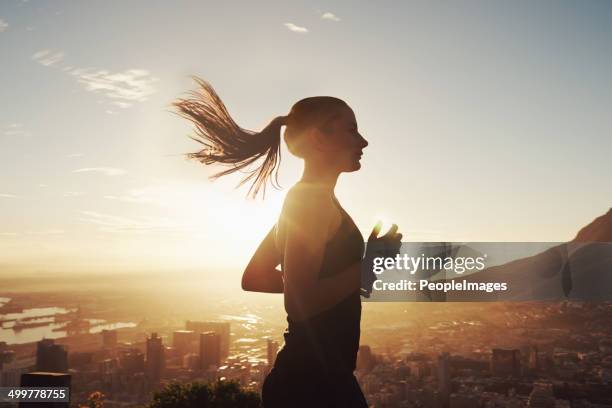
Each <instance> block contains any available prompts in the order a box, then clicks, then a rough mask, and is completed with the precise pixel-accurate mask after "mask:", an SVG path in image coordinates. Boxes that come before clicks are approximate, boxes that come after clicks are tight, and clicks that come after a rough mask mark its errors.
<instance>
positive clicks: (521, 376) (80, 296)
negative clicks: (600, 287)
mask: <svg viewBox="0 0 612 408" xmlns="http://www.w3.org/2000/svg"><path fill="white" fill-rule="evenodd" d="M122 296H125V298H123V297H122ZM130 296H131V298H132V301H129V300H128V297H130ZM0 297H1V299H2V303H1V305H2V306H1V308H0V323H1V324H2V331H0V335H2V337H0V339H1V340H0V386H2V387H11V386H19V385H24V384H25V383H27V384H40V383H41V382H44V383H52V384H57V385H58V386H62V385H63V386H69V387H70V390H71V397H70V406H82V405H85V404H87V400H88V398H89V396H90V395H91V394H92V393H95V392H101V393H102V394H103V396H104V400H103V402H104V405H103V406H104V407H136V406H144V405H146V404H147V403H149V402H150V401H151V398H152V395H153V393H154V392H155V391H158V390H160V389H162V388H163V387H164V385H166V384H169V383H171V382H178V383H189V382H203V383H207V382H214V381H217V380H234V381H237V382H238V383H239V384H240V386H241V387H242V388H243V389H245V390H251V391H255V392H257V393H260V392H261V386H262V383H263V380H264V379H265V376H266V375H267V373H268V372H269V370H270V367H271V365H273V364H274V359H275V357H276V354H277V352H278V350H279V349H280V348H281V347H282V345H283V340H282V333H283V330H284V328H285V322H284V318H285V314H284V310H283V309H282V304H281V303H279V301H281V300H282V299H281V298H275V299H274V300H273V301H268V302H265V301H263V300H261V301H258V302H250V301H243V302H240V301H238V300H237V299H238V298H232V297H231V296H228V297H227V299H225V301H224V300H223V299H210V306H209V307H208V308H207V309H208V310H209V311H208V312H206V313H205V312H201V315H202V318H201V319H196V318H194V312H193V311H191V312H190V311H189V310H188V309H189V308H190V307H194V305H195V304H197V303H198V302H197V301H196V300H194V298H191V297H190V296H189V295H187V294H185V295H184V297H183V300H184V302H181V303H180V304H175V307H174V308H170V307H168V304H169V303H172V302H174V299H171V298H172V296H171V295H170V294H169V293H168V299H166V302H161V303H159V299H160V298H159V297H157V296H151V298H150V302H147V301H146V299H147V297H146V296H144V295H142V294H139V293H137V292H134V293H131V294H130V293H128V292H125V293H124V294H116V293H115V294H113V293H112V292H110V291H109V292H105V291H100V292H98V293H95V292H67V293H65V294H64V295H60V293H59V292H55V291H54V292H53V293H47V292H44V291H43V292H34V293H28V292H19V293H10V294H9V293H2V294H0ZM262 299H263V298H262ZM155 300H157V302H158V303H156V301H155ZM199 303H200V304H202V303H206V302H203V301H201V300H200V302H199ZM52 304H53V305H54V307H52ZM44 311H46V312H47V314H45V315H41V313H43V312H44ZM49 312H51V313H49ZM20 313H21V314H20ZM23 313H26V315H27V313H30V314H32V313H34V315H35V316H34V317H19V318H16V316H22V315H23ZM37 313H38V315H37ZM183 315H184V316H185V317H184V318H183ZM58 327H59V328H60V329H61V330H56V331H53V328H55V329H57V328H58ZM41 329H47V332H44V334H43V335H42V337H41V338H38V339H33V338H30V337H28V336H30V334H28V332H30V331H33V333H42V332H41V331H40V330H41ZM29 340H31V341H29ZM36 373H38V374H36ZM36 376H39V378H38V379H36V378H34V377H36ZM355 376H356V378H357V379H358V381H359V383H360V385H361V388H362V390H363V392H364V394H365V396H366V398H367V400H368V403H369V406H370V407H375V408H385V407H404V408H413V407H414V408H416V407H432V408H433V407H440V408H444V407H452V408H463V407H466V408H467V407H572V408H573V407H612V304H610V303H582V302H554V303H553V302H550V303H474V304H461V303H364V305H363V322H362V335H361V345H360V348H359V353H358V358H357V369H356V371H355Z"/></svg>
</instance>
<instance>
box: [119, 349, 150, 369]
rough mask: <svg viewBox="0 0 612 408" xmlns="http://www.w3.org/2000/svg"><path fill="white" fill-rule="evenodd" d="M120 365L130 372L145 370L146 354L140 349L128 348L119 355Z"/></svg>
mask: <svg viewBox="0 0 612 408" xmlns="http://www.w3.org/2000/svg"><path fill="white" fill-rule="evenodd" d="M119 365H120V366H121V368H122V369H123V370H125V372H126V373H128V374H136V373H144V372H145V367H146V366H145V356H144V354H143V353H142V352H141V351H140V350H138V349H130V350H126V351H124V352H123V353H121V355H120V356H119Z"/></svg>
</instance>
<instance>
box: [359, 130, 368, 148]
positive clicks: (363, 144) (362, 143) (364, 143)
mask: <svg viewBox="0 0 612 408" xmlns="http://www.w3.org/2000/svg"><path fill="white" fill-rule="evenodd" d="M368 144H369V143H368V141H367V140H365V138H364V137H363V136H362V135H361V133H359V146H360V147H361V148H362V149H365V148H366V147H367V146H368Z"/></svg>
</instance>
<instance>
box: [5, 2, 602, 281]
mask: <svg viewBox="0 0 612 408" xmlns="http://www.w3.org/2000/svg"><path fill="white" fill-rule="evenodd" d="M611 72H612V3H610V2H607V1H585V2H576V1H571V2H570V1H537V2H536V1H533V2H528V1H518V2H510V1H508V2H501V1H482V2H480V1H452V2H432V1H422V2H353V1H338V2H322V1H301V2H293V1H292V2H284V1H258V2H247V1H245V2H212V1H198V2H196V1H182V2H181V1H177V2H170V1H129V2H123V1H121V2H120V1H110V2H76V1H75V2H68V1H52V2H51V1H49V2H46V1H34V0H30V1H11V0H6V1H2V2H1V3H0V84H1V90H2V91H1V92H0V107H1V108H0V274H3V275H10V274H14V273H22V272H23V271H26V272H48V273H60V272H65V273H68V272H112V273H121V272H147V271H179V270H189V271H200V272H201V271H204V272H205V273H210V274H213V273H216V272H218V271H228V273H230V274H234V273H235V274H238V273H240V272H241V268H242V267H243V266H244V265H245V263H246V262H247V261H248V258H249V256H250V254H251V253H252V251H253V250H254V249H255V248H256V246H257V245H258V243H259V240H260V239H261V238H262V237H263V236H264V235H265V233H266V232H267V230H268V229H269V228H270V227H271V226H272V225H273V224H274V222H275V221H276V217H277V216H278V213H279V210H280V207H281V204H282V200H283V197H284V194H285V192H286V190H287V188H288V187H289V186H291V184H292V183H293V182H295V181H296V180H297V179H298V178H299V175H300V170H301V162H300V161H299V160H298V159H296V158H295V157H292V156H290V155H289V153H288V152H287V150H286V148H285V149H284V150H283V160H282V162H281V170H280V174H281V184H282V185H283V186H284V187H285V189H284V190H282V191H275V190H273V189H269V190H268V194H267V196H266V199H265V201H262V200H260V199H259V200H257V201H250V200H247V199H245V194H246V190H247V189H239V190H234V186H235V184H236V183H237V181H238V178H237V177H230V178H227V179H220V180H218V181H216V182H214V183H211V182H210V181H208V179H207V177H208V175H210V174H211V173H213V172H214V171H215V169H210V168H205V167H203V166H202V165H200V164H198V163H196V162H190V161H187V160H185V159H184V157H183V155H182V154H183V153H186V152H189V151H192V150H194V149H196V148H197V144H195V142H193V141H192V140H190V139H189V138H188V137H187V136H188V135H189V133H190V126H189V124H188V123H187V122H186V121H185V120H182V119H180V118H179V117H178V116H176V115H174V114H173V113H171V108H170V103H171V102H172V100H173V99H175V98H177V97H180V96H182V95H184V94H185V92H186V91H188V90H189V89H192V88H193V82H192V81H191V79H190V78H189V76H190V75H199V76H201V77H202V78H204V79H206V80H208V81H210V82H211V83H212V85H213V86H214V87H215V88H216V90H217V92H218V93H219V94H220V96H221V97H222V98H223V100H224V101H225V103H226V104H227V106H228V108H229V110H230V112H231V114H232V115H233V117H234V119H235V120H236V121H237V122H238V123H239V124H240V125H241V126H243V127H246V128H249V129H254V130H259V129H261V128H262V127H263V126H265V125H266V124H267V122H268V121H269V120H270V119H272V118H273V117H274V116H276V115H280V114H286V113H287V112H288V111H289V108H290V107H291V105H292V104H293V103H294V102H296V101H297V100H299V99H301V98H303V97H307V96H314V95H334V96H337V97H340V98H342V99H344V100H346V101H347V102H348V103H349V104H350V105H351V106H352V107H353V108H354V110H355V112H356V115H357V120H358V123H359V127H360V130H361V133H362V134H363V135H364V136H365V137H366V138H367V139H368V141H369V142H370V145H369V146H368V147H367V148H366V150H365V154H364V157H363V159H362V170H361V171H360V172H357V173H353V174H346V175H343V176H341V178H340V181H339V184H338V188H337V195H338V197H339V199H340V201H341V203H342V204H343V205H344V207H345V208H346V209H347V211H348V212H349V213H350V214H351V215H352V216H353V218H354V220H355V222H356V223H357V225H358V226H359V228H360V229H361V230H362V233H363V234H364V235H366V234H368V233H369V231H370V229H371V227H372V225H373V224H374V222H375V221H376V220H377V219H379V218H382V219H383V220H384V221H385V222H386V223H387V224H388V223H390V222H396V223H397V224H399V226H400V230H401V232H403V234H404V237H405V239H406V240H412V241H433V240H450V241H563V240H567V239H571V238H572V237H573V236H574V235H575V234H576V232H577V230H578V229H579V228H580V227H581V226H583V225H586V224H587V223H588V222H590V221H591V220H592V219H593V218H595V217H596V216H598V215H601V214H603V213H605V212H606V211H607V210H608V209H609V208H610V207H611V206H612V183H611V182H610V175H611V174H612V159H611V158H610V155H611V153H612V137H611V136H612V121H610V112H611V111H612V79H611V77H610V73H611ZM217 170H218V169H217Z"/></svg>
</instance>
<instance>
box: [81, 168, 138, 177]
mask: <svg viewBox="0 0 612 408" xmlns="http://www.w3.org/2000/svg"><path fill="white" fill-rule="evenodd" d="M72 172H73V173H90V172H93V173H102V174H105V175H107V176H121V175H122V174H125V173H127V171H126V170H123V169H118V168H115V167H85V168H82V169H76V170H73V171H72Z"/></svg>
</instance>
